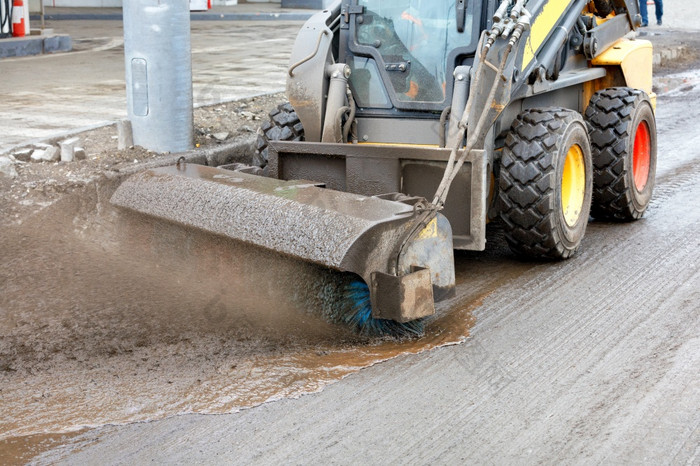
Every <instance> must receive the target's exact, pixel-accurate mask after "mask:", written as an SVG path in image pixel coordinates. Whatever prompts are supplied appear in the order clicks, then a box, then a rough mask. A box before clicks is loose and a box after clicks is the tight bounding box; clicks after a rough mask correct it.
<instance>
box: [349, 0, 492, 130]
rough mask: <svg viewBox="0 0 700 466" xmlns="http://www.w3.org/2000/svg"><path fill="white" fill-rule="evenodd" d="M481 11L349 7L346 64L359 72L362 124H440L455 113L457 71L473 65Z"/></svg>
mask: <svg viewBox="0 0 700 466" xmlns="http://www.w3.org/2000/svg"><path fill="white" fill-rule="evenodd" d="M482 3H483V2H479V1H476V0H408V1H406V0H345V1H344V2H343V8H344V11H345V12H346V14H345V16H344V18H341V34H345V37H341V40H340V44H347V45H346V46H345V48H343V46H341V50H340V51H339V61H340V62H341V63H347V64H348V65H349V66H350V67H351V69H352V75H351V77H350V86H351V89H352V91H353V95H354V97H355V99H356V101H357V104H358V107H359V110H358V112H359V113H358V117H362V116H363V115H373V116H380V115H387V116H388V115H392V116H393V117H394V118H396V117H397V113H399V114H404V113H405V116H406V117H407V118H416V117H418V118H426V117H428V118H431V119H434V118H435V113H439V112H441V111H442V110H443V109H444V108H446V107H448V106H449V105H450V99H451V96H452V87H453V77H452V73H453V71H454V69H455V67H456V66H460V65H466V66H470V65H471V64H472V63H473V61H474V55H475V53H476V47H477V43H478V41H479V34H480V32H481V30H482V27H481V26H482V16H483V15H482ZM346 21H347V22H346Z"/></svg>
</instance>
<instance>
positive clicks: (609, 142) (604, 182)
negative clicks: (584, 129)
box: [586, 87, 656, 221]
mask: <svg viewBox="0 0 700 466" xmlns="http://www.w3.org/2000/svg"><path fill="white" fill-rule="evenodd" d="M586 121H587V122H588V128H589V131H590V139H591V147H592V150H593V205H592V207H591V214H592V215H593V217H595V218H597V219H600V220H617V221H631V220H637V219H639V218H641V217H642V215H644V211H645V210H646V208H647V206H648V205H649V201H650V200H651V195H652V192H653V190H654V181H655V175H656V118H655V117H654V110H653V108H652V106H651V101H650V100H649V96H647V94H646V93H645V92H644V91H640V90H638V89H631V88H629V87H613V88H609V89H604V90H602V91H598V92H597V93H595V94H594V95H593V97H592V98H591V101H590V104H589V105H588V108H587V109H586ZM642 122H646V124H647V127H648V130H649V136H650V146H651V147H650V154H649V157H650V160H649V173H648V176H647V180H646V184H645V185H644V188H643V189H641V190H640V189H638V188H637V185H636V184H635V180H634V142H635V138H636V135H637V134H636V132H637V130H638V128H639V127H640V124H641V123H642Z"/></svg>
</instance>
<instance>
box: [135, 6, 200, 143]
mask: <svg viewBox="0 0 700 466" xmlns="http://www.w3.org/2000/svg"><path fill="white" fill-rule="evenodd" d="M123 12H124V55H125V60H126V97H127V109H128V115H129V120H131V126H132V129H133V137H134V144H135V145H138V146H142V147H144V148H146V149H150V150H153V151H156V152H182V151H186V150H189V149H192V146H193V128H192V125H193V121H192V60H191V51H190V10H189V1H188V0H124V4H123Z"/></svg>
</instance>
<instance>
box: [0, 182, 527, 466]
mask: <svg viewBox="0 0 700 466" xmlns="http://www.w3.org/2000/svg"><path fill="white" fill-rule="evenodd" d="M110 192H111V188H110V187H109V186H107V187H93V188H90V189H86V190H84V192H81V193H79V194H77V195H71V196H67V197H66V198H64V199H62V200H61V201H59V202H58V203H57V204H55V205H53V206H51V207H49V208H47V209H44V211H43V212H41V213H40V214H37V215H33V216H31V217H30V218H27V219H25V220H24V221H23V222H22V223H21V224H14V225H4V226H2V227H1V230H2V231H0V234H1V237H0V265H1V266H2V269H1V270H0V404H1V409H0V411H1V412H2V416H1V417H0V458H3V462H9V463H15V462H17V463H22V462H25V461H27V460H29V459H31V458H32V457H33V456H35V455H36V454H38V453H41V452H42V451H45V450H46V449H49V448H53V447H55V446H56V445H60V444H61V443H65V442H67V441H70V438H71V436H72V435H75V432H78V431H81V430H84V429H89V428H92V427H96V426H101V425H105V424H123V423H131V422H139V421H149V420H154V419H160V418H164V417H168V416H174V415H179V414H185V413H201V414H216V413H232V412H236V411H237V410H240V409H242V408H246V407H252V406H255V405H258V404H261V403H265V402H268V401H272V400H276V399H280V398H285V397H298V396H301V395H303V394H307V393H313V392H317V391H319V390H322V389H323V388H324V387H325V386H327V385H328V384H330V383H333V382H335V381H338V380H340V379H342V378H343V377H345V376H347V375H349V374H352V373H354V372H357V371H359V370H361V369H362V368H365V367H368V366H371V365H373V364H377V363H379V362H382V361H386V360H388V359H391V358H395V357H397V356H399V355H405V354H415V353H419V352H422V351H427V350H430V349H433V348H436V347H440V346H444V345H451V344H458V343H460V342H462V341H464V339H465V338H467V337H468V335H469V329H470V328H471V327H472V325H473V324H474V319H473V317H472V313H471V310H472V309H473V308H474V307H475V306H477V305H479V304H480V303H481V301H482V299H483V298H484V297H485V296H487V295H488V294H489V293H490V291H492V290H493V289H495V288H496V287H498V286H499V285H500V284H502V282H503V281H504V280H507V279H508V278H509V277H510V278H512V276H513V274H520V273H523V271H524V270H526V269H527V268H528V266H525V265H521V266H515V267H511V272H510V273H506V274H505V275H504V274H503V273H502V270H500V269H501V267H500V266H498V265H493V264H491V265H489V264H488V260H487V261H486V262H484V261H481V262H479V261H478V260H476V261H475V260H472V259H473V258H472V257H471V256H470V257H467V258H465V260H459V259H458V269H459V270H458V276H459V277H460V280H462V281H464V280H465V279H468V278H469V277H471V276H474V275H476V274H478V275H479V277H481V278H480V280H471V281H470V282H469V286H468V287H466V288H465V289H462V291H461V292H460V293H459V294H460V296H459V298H456V299H453V300H451V301H450V302H448V303H445V304H443V305H442V306H440V308H439V311H438V314H437V315H436V316H435V317H434V318H432V319H431V320H430V321H429V322H428V324H427V325H426V332H425V335H424V336H423V337H422V338H420V339H414V340H404V341H400V340H393V339H386V338H385V339H376V338H375V339H372V338H366V337H361V336H358V335H356V334H354V333H352V332H351V331H349V330H347V329H344V328H342V327H339V326H337V325H333V324H330V323H328V322H327V321H326V320H324V319H323V318H322V316H320V315H319V311H318V309H320V307H321V303H320V301H321V300H322V299H327V298H328V296H326V295H324V291H323V290H325V289H327V288H328V287H327V285H328V283H329V282H330V281H332V280H333V279H334V274H333V273H331V272H329V271H326V270H321V269H318V268H316V267H314V266H311V265H308V264H303V263H300V262H297V261H292V260H289V259H286V258H283V257H280V256H278V255H276V254H274V253H269V252H262V251H260V250H255V249H253V248H247V247H244V246H241V245H238V244H235V243H233V242H230V241H228V240H224V239H222V238H216V237H213V236H208V235H199V234H197V233H195V232H191V231H184V230H183V229H181V228H177V227H173V226H170V225H167V224H162V223H158V222H151V221H149V220H147V219H144V218H142V217H138V216H136V215H132V214H125V213H122V212H118V211H117V210H115V209H113V208H111V207H110V206H109V204H108V202H106V199H108V198H109V193H110ZM489 267H491V271H490V272H489Z"/></svg>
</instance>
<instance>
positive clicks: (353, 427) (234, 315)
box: [0, 73, 700, 464]
mask: <svg viewBox="0 0 700 466" xmlns="http://www.w3.org/2000/svg"><path fill="white" fill-rule="evenodd" d="M691 75H693V73H690V74H689V75H688V76H686V77H683V76H677V78H678V79H680V80H681V82H683V80H684V79H686V78H687V79H692V76H691ZM698 98H700V89H697V88H696V87H695V86H693V87H691V88H688V90H687V91H684V92H682V93H681V94H674V93H672V92H670V91H669V92H666V93H664V94H662V95H660V97H659V108H658V114H657V115H658V127H659V133H660V138H659V140H660V146H659V165H658V182H657V188H656V193H655V196H654V199H653V201H652V205H651V206H650V208H649V210H648V212H647V214H646V215H645V218H644V219H643V220H641V221H639V222H635V223H631V224H607V223H602V222H593V223H591V224H590V225H589V227H588V230H587V236H586V238H585V240H584V244H583V248H582V251H581V253H580V254H579V255H578V256H577V257H576V258H574V259H573V260H570V261H567V262H563V263H556V264H552V263H521V262H518V261H516V260H514V259H513V257H512V256H511V255H510V253H509V252H508V251H507V249H505V248H504V246H503V242H502V240H501V238H500V234H499V232H498V231H497V230H492V231H491V232H490V235H489V239H490V242H489V250H488V251H487V252H486V253H483V254H471V253H470V254H466V253H460V254H458V257H457V277H458V281H459V284H458V295H459V296H460V300H457V301H452V302H450V303H448V305H447V306H445V307H444V308H442V309H441V310H440V316H439V317H438V319H436V320H435V321H433V322H432V323H430V324H429V325H428V330H427V336H426V338H425V339H421V340H417V341H408V342H395V341H376V340H375V341H373V340H366V339H361V338H360V339H358V338H357V337H355V336H353V335H351V334H349V333H346V332H343V331H342V330H340V329H338V328H337V327H332V326H327V325H325V323H324V322H323V320H322V319H319V318H317V317H316V316H314V314H313V313H307V312H304V309H300V308H294V305H293V304H288V306H289V307H290V308H289V309H279V308H277V309H276V310H278V311H280V312H281V313H280V312H277V313H276V314H274V315H276V316H282V315H283V316H284V317H283V318H281V319H280V320H279V321H275V318H274V317H272V316H269V315H267V314H265V313H263V314H257V313H256V311H254V310H253V308H255V309H260V308H262V309H265V308H266V305H267V304H266V303H265V302H263V301H262V300H261V297H266V296H270V297H272V298H273V299H271V301H275V299H276V298H278V297H280V296H279V295H275V293H278V292H279V293H280V294H281V295H284V294H286V293H288V292H289V290H290V288H287V287H286V284H285V282H283V281H273V282H272V283H269V282H255V280H253V281H252V282H255V283H257V284H255V283H252V282H251V283H248V284H244V286H243V288H242V289H241V288H236V286H234V285H233V284H232V285H231V286H232V288H231V289H232V290H236V291H235V292H234V295H235V296H237V297H242V296H246V293H244V292H243V291H244V290H248V289H249V287H250V286H253V287H254V289H255V290H256V293H255V294H254V296H255V299H254V302H253V303H250V306H251V308H250V309H247V310H246V309H245V307H246V306H245V305H236V306H233V307H230V308H229V307H226V306H224V307H217V308H216V309H217V310H223V312H221V313H220V314H219V313H218V312H217V314H216V315H218V316H219V317H218V318H215V319H214V320H213V321H209V320H208V319H207V318H202V317H201V316H202V314H204V313H200V314H196V316H200V317H193V314H192V313H191V312H189V313H188V312H187V309H197V308H201V307H202V306H204V307H206V303H207V302H208V301H207V299H209V300H211V299H212V296H218V295H217V294H216V293H213V291H214V290H216V291H217V292H220V293H221V295H222V296H226V293H227V291H228V288H227V289H224V290H221V291H219V290H220V288H217V286H218V285H212V286H213V288H209V290H208V291H202V290H200V288H199V287H200V286H201V281H200V282H198V283H199V284H198V285H197V286H195V285H192V284H188V283H187V282H186V280H184V278H183V277H179V276H178V273H176V272H175V271H174V270H173V269H172V268H170V267H169V266H168V265H167V264H168V261H165V262H164V263H163V264H159V263H158V261H156V263H153V264H152V267H153V269H151V271H150V272H148V271H147V270H148V267H146V268H145V270H146V271H144V268H143V267H141V266H142V265H143V264H139V265H140V267H139V268H136V267H134V265H135V264H134V263H131V262H129V261H127V262H126V263H121V265H119V264H120V261H119V260H116V259H111V260H110V261H108V262H107V264H109V267H108V269H109V270H113V271H114V272H112V273H113V274H114V275H122V277H121V279H122V280H123V279H124V277H131V278H130V279H131V280H133V282H134V283H132V285H131V286H130V287H127V288H128V289H129V293H120V294H119V296H115V295H114V294H112V293H111V292H109V291H110V287H109V286H103V287H102V289H101V293H99V294H98V295H97V296H96V295H91V296H90V298H89V299H87V300H88V301H90V306H93V305H94V308H95V309H94V310H91V311H89V312H87V314H85V317H84V319H83V320H85V321H87V322H89V324H75V322H80V319H79V318H78V317H79V316H80V315H81V314H82V311H78V310H75V311H72V312H75V314H73V315H72V316H71V317H72V318H71V319H69V320H68V321H67V322H68V325H67V327H64V328H70V325H78V327H79V328H80V331H76V332H74V333H73V334H72V335H71V336H70V337H67V342H66V343H65V345H66V347H67V348H75V349H74V350H72V351H74V352H78V353H80V351H77V348H78V347H81V345H83V346H86V347H87V348H88V351H86V353H85V354H84V356H82V357H84V358H85V359H84V360H80V359H78V360H76V361H70V360H66V361H64V360H63V359H62V358H63V357H64V356H63V355H64V354H69V355H70V354H71V351H65V349H64V348H62V349H61V350H60V351H59V352H58V353H54V352H52V349H51V348H52V347H51V346H48V347H47V346H44V345H45V343H42V341H48V342H50V341H52V339H55V338H57V337H59V336H60V335H62V334H63V332H65V330H63V329H60V331H59V327H52V325H54V326H56V325H60V319H61V315H63V316H66V315H70V312H71V309H73V307H71V305H70V304H66V303H64V304H62V307H63V308H64V310H63V311H62V312H59V313H57V315H58V317H57V318H56V319H58V320H54V319H53V318H52V319H49V320H48V321H45V322H42V319H41V318H46V317H47V316H48V314H49V313H48V312H46V307H43V308H42V307H41V306H42V305H41V304H40V303H41V301H42V299H44V298H39V297H37V296H41V295H42V294H43V295H45V293H37V295H36V296H30V297H29V298H30V301H31V303H33V304H30V305H28V306H26V308H25V307H24V306H23V307H22V308H21V309H23V310H22V312H20V313H19V317H18V318H17V321H16V322H15V323H14V324H13V325H14V326H9V327H8V322H7V321H6V322H4V323H0V325H1V326H2V328H6V329H7V328H12V329H15V330H13V331H16V332H17V333H16V334H17V335H18V336H19V337H21V338H22V339H23V340H26V339H28V340H29V341H30V342H31V341H32V339H31V338H32V335H37V339H36V341H35V342H34V343H32V345H34V347H35V349H34V350H32V351H34V353H35V355H34V356H31V357H27V359H26V361H27V364H26V365H25V363H22V365H19V364H18V366H17V367H14V366H12V369H11V370H10V371H7V370H5V372H4V373H3V374H2V377H3V385H2V386H3V402H6V400H8V401H7V402H10V403H11V406H12V407H13V408H14V407H17V409H18V414H17V415H16V416H15V417H14V418H13V419H10V422H9V423H7V424H6V426H7V427H5V428H4V429H3V431H4V432H6V437H7V436H13V437H15V438H16V437H17V436H20V435H22V433H28V432H29V431H30V430H31V429H34V430H35V431H41V430H45V431H55V430H57V429H64V430H69V429H70V428H76V427H77V426H80V425H89V424H90V423H94V424H99V423H102V422H114V423H128V422H130V421H134V420H139V419H143V420H145V419H162V420H160V421H156V422H148V423H139V424H130V425H127V426H121V427H120V426H115V427H109V426H107V427H102V428H99V429H96V430H92V431H89V432H87V433H84V434H80V435H77V436H76V437H74V438H71V439H68V441H67V443H66V444H64V445H63V446H60V447H57V448H53V449H52V450H51V451H50V452H48V453H44V454H42V455H40V456H39V457H37V458H36V460H37V461H38V462H39V463H54V462H57V461H60V460H65V461H66V462H68V463H73V464H75V463H85V462H97V461H100V462H108V463H114V462H145V461H158V462H180V463H192V462H206V461H209V460H211V459H212V458H218V459H219V460H220V461H222V462H236V463H241V464H244V463H245V464H250V463H272V462H275V463H290V462H291V463H294V462H317V463H321V462H329V461H336V462H340V463H355V464H357V463H363V462H365V463H372V462H378V461H385V460H387V458H393V459H396V460H397V461H399V460H400V461H402V462H417V463H432V462H446V463H453V462H454V463H456V462H493V463H497V462H518V463H540V462H565V463H567V462H590V463H622V462H624V463H630V462H631V463H642V462H644V463H669V462H671V463H689V464H694V463H695V462H696V460H697V458H698V455H700V450H698V445H700V441H698V440H699V439H700V437H698V433H699V432H700V430H699V428H700V427H699V426H700V415H699V414H698V411H697V406H699V405H700V391H699V390H698V387H700V380H699V379H698V374H700V357H699V356H698V355H700V346H699V344H700V340H698V335H699V334H700V304H699V303H700V295H699V294H698V290H700V269H699V268H698V267H699V266H698V264H700V243H699V242H698V241H697V231H699V229H700V211H699V210H698V209H697V208H695V205H696V202H695V201H696V199H697V198H698V197H699V196H700V188H699V186H700V168H698V167H700V152H699V151H698V147H700V144H699V142H700V133H698V131H697V129H696V128H695V126H694V125H692V124H691V123H692V122H694V121H697V119H698V117H700V115H698V112H699V110H698V109H696V108H694V107H692V106H688V105H687V102H688V101H691V100H696V99H698ZM101 237H103V238H104V237H105V235H104V234H103V235H102V236H101ZM108 243H109V242H108ZM105 248H106V249H107V250H109V247H107V246H105ZM26 254H29V252H26ZM2 257H8V256H7V255H6V250H3V256H2ZM19 257H23V256H22V254H20V255H19ZM39 257H40V256H37V257H36V258H35V259H34V261H36V260H39ZM73 257H76V256H75V255H74V256H73ZM106 257H109V255H106ZM143 257H147V256H146V255H145V254H144V256H143ZM163 260H164V259H163ZM276 260H277V259H276V258H274V257H268V258H263V259H262V260H260V259H259V260H258V262H257V263H256V267H252V268H247V269H241V270H240V272H242V276H246V275H250V274H251V273H252V271H253V270H256V268H257V270H267V269H269V268H271V266H272V264H275V267H276V268H277V267H278V266H280V263H279V262H275V261H276ZM64 262H65V261H64ZM148 262H150V260H149V261H148ZM21 263H22V261H21V260H18V261H10V262H9V263H8V265H9V266H10V268H8V267H3V270H10V269H11V268H12V267H15V268H16V267H18V264H20V265H19V267H21ZM163 269H165V270H166V271H167V272H168V273H167V275H168V276H169V277H171V278H172V279H173V281H172V282H171V283H168V282H167V281H166V282H165V283H163V281H162V280H160V279H159V280H158V283H159V286H161V288H160V289H161V290H165V291H167V292H166V293H153V287H152V285H153V284H154V283H155V281H154V282H152V283H149V280H153V279H154V276H160V277H162V274H163ZM195 269H196V267H195ZM282 269H284V267H282ZM52 270H53V269H52ZM89 270H90V269H89V268H88V269H87V271H89ZM297 270H298V269H297ZM60 271H61V269H60V267H59V268H58V269H56V270H54V271H53V274H54V275H60V274H59V272H60ZM195 272H196V270H195ZM195 272H192V273H191V274H185V275H186V276H189V277H192V276H196V273H195ZM297 273H298V274H299V277H301V276H304V275H305V274H306V273H307V272H306V271H303V270H302V271H301V272H297ZM9 275H11V274H9V273H7V275H6V276H4V277H3V279H4V283H15V284H18V283H19V282H25V283H26V282H27V278H23V279H19V280H17V279H13V278H12V276H9ZM88 275H89V274H88ZM20 276H24V277H31V276H32V274H28V273H26V272H25V273H24V275H22V274H20ZM302 281H303V280H302ZM292 282H293V281H292ZM30 283H31V284H32V285H33V286H35V287H36V286H37V285H36V280H33V281H31V282H30ZM105 283H109V281H107V282H105ZM17 286H19V285H17ZM80 288H81V289H86V288H83V287H80ZM291 288H294V287H291ZM8 289H10V288H6V289H5V290H3V296H8V293H6V292H5V291H6V290H8ZM37 289H38V291H41V287H39V288H37ZM180 289H183V290H184V294H180V293H179V291H178V290H180ZM204 289H205V290H206V287H205V288H204ZM10 291H12V290H11V289H10ZM105 292H106V293H105ZM10 295H11V294H10ZM140 295H142V296H141V297H139V296H140ZM125 296H126V297H127V298H128V299H124V297H125ZM118 297H119V300H118V299H117V298H118ZM143 297H148V298H149V299H148V301H147V303H141V304H136V303H138V302H141V299H142V298H143ZM171 298H172V299H171ZM69 301H70V300H68V301H67V302H69ZM291 302H292V303H293V302H295V301H294V300H291ZM106 304H108V305H107V306H105V305H106ZM4 306H7V303H4ZM90 306H84V307H83V309H91V307H90ZM80 307H81V306H78V308H80ZM103 308H104V309H106V310H104V311H98V309H103ZM32 309H39V310H35V311H33V310H32ZM42 309H43V310H42ZM300 311H302V312H300ZM95 313H97V314H95ZM91 315H93V316H92V317H91ZM210 315H211V312H210ZM472 315H473V316H474V317H475V318H476V322H477V323H476V326H475V327H473V328H472V329H471V331H470V330H469V326H470V325H471V322H472V321H473V318H472V317H471V316H472ZM40 317H41V318H40ZM261 319H262V320H261ZM71 322H72V324H70V323H71ZM45 325H46V327H45ZM23 326H25V327H23ZM96 326H97V328H99V329H100V330H99V331H96V330H94V329H93V328H94V327H96ZM22 328H24V329H25V331H21V329H22ZM52 329H53V330H52ZM91 329H93V330H91ZM122 330H123V331H122ZM135 330H138V331H135ZM100 332H101V333H100ZM468 332H470V334H471V338H469V339H465V336H466V335H467V333H468ZM5 335H7V334H5ZM39 335H45V336H46V338H45V339H43V340H42V338H40V337H38V336H39ZM5 338H6V337H5ZM59 338H60V337H59ZM75 342H80V343H78V344H76V343H75ZM88 342H91V343H88ZM457 342H462V344H460V345H451V344H452V343H457ZM120 345H121V346H120ZM436 346H437V347H440V346H447V347H442V348H441V349H438V350H434V351H424V350H426V349H429V348H435V347H436ZM15 347H17V345H16V344H15ZM93 353H94V356H92V354H93ZM416 353H419V354H416ZM397 356H398V357H397ZM143 358H146V360H145V361H144V360H143ZM16 360H17V361H20V360H21V358H16ZM45 361H53V362H51V363H49V364H48V365H45V364H46V363H45ZM379 361H384V362H383V363H382V364H376V363H377V362H379ZM52 365H53V366H55V367H56V369H55V370H52V369H51V366H52ZM234 365H235V367H234ZM367 366H371V367H367ZM362 367H366V368H365V369H364V370H362V371H359V369H360V368H362ZM351 373H353V375H352V376H349V377H347V375H348V374H351ZM64 378H65V379H66V380H65V381H64V380H63V379H64ZM341 378H344V380H343V381H342V382H340V383H335V384H331V382H332V381H336V380H338V379H341ZM10 381H12V383H11V384H10V383H8V382H10ZM69 381H70V382H69ZM169 382H171V383H169ZM91 384H94V385H91ZM329 384H330V385H329ZM40 387H41V389H40ZM49 387H55V388H53V389H51V388H49ZM76 387H79V388H76ZM91 387H97V388H95V389H93V388H91ZM324 387H325V388H324ZM42 389H43V391H42ZM321 389H323V390H321ZM319 390H321V391H320V392H319ZM309 392H318V393H316V394H313V395H309V396H303V397H301V398H299V399H292V398H297V397H298V396H299V395H301V394H303V393H309ZM32 393H33V394H34V397H31V395H30V398H29V399H31V400H32V401H31V402H30V407H29V408H26V409H24V410H22V405H23V403H24V404H26V400H27V399H28V397H27V395H29V394H32ZM45 394H46V395H48V396H44V395H45ZM8 395H9V396H8ZM265 401H274V402H268V403H264V402H265ZM260 403H262V404H261V405H259V404H260ZM251 405H258V407H256V408H253V409H247V410H243V411H240V412H238V413H235V414H229V415H223V416H201V415H199V416H198V415H185V416H175V417H173V416H172V415H173V414H181V413H186V412H192V413H226V412H229V413H232V412H234V411H237V410H238V409H239V408H240V407H243V406H251ZM10 412H14V409H13V410H10ZM163 418H165V419H163ZM6 422H7V421H6ZM300 446H303V448H302V447H300ZM36 451H37V450H34V452H36Z"/></svg>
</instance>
